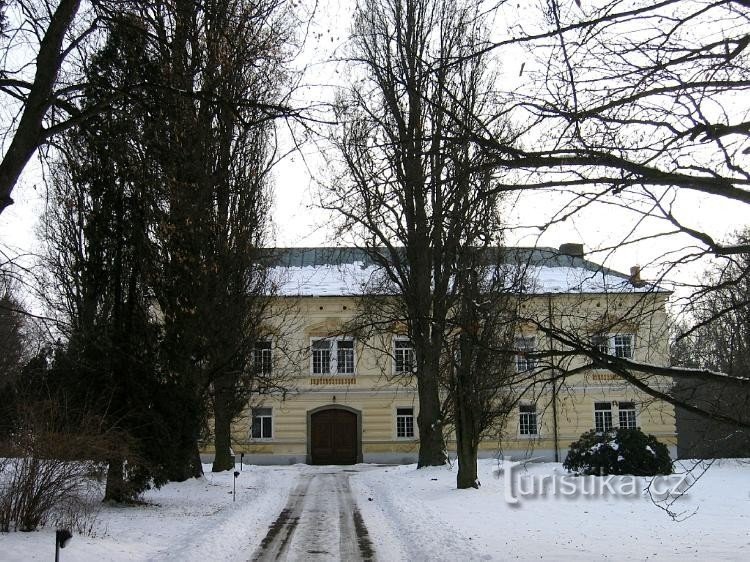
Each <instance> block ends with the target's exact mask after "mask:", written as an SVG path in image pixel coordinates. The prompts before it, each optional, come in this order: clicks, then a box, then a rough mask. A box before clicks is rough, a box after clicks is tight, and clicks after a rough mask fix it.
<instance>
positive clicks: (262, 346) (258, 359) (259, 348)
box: [253, 340, 273, 375]
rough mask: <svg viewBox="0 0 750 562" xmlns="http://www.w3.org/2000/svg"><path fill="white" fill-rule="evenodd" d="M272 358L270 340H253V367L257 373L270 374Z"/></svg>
mask: <svg viewBox="0 0 750 562" xmlns="http://www.w3.org/2000/svg"><path fill="white" fill-rule="evenodd" d="M272 358H273V356H272V355H271V341H270V340H266V341H258V342H255V348H254V349H253V368H254V369H255V372H256V373H257V374H264V375H270V374H271V368H272V367H271V365H272Z"/></svg>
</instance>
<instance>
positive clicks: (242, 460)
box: [240, 453, 245, 472]
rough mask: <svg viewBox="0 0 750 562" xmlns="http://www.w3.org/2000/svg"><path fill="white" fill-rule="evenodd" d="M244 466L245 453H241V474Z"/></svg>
mask: <svg viewBox="0 0 750 562" xmlns="http://www.w3.org/2000/svg"><path fill="white" fill-rule="evenodd" d="M243 464H245V453H240V472H242V465H243Z"/></svg>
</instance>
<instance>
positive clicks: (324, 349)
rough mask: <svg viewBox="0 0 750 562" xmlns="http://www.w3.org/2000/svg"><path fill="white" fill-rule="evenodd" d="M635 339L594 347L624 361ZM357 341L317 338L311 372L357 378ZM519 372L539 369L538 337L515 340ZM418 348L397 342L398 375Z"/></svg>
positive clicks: (264, 358)
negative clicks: (355, 342) (355, 351)
mask: <svg viewBox="0 0 750 562" xmlns="http://www.w3.org/2000/svg"><path fill="white" fill-rule="evenodd" d="M634 340H635V336H634V335H633V334H609V335H595V336H592V337H591V345H592V347H594V348H596V349H597V350H599V351H601V352H602V353H606V354H608V355H613V356H615V357H620V358H624V359H632V358H633V347H634ZM354 349H355V345H354V339H353V338H316V339H313V340H312V343H311V346H310V351H311V354H310V355H311V370H312V373H313V374H314V375H330V374H344V375H346V374H348V375H351V374H354V372H355V355H354ZM515 350H516V356H515V366H516V371H517V372H519V373H524V372H527V371H532V370H534V369H536V368H537V358H536V357H535V356H534V354H535V353H536V351H537V344H536V337H535V336H519V337H517V338H515ZM272 360H273V356H272V346H271V342H270V341H259V342H257V343H256V345H255V349H254V350H253V364H254V365H255V371H256V372H257V373H262V374H270V373H271V370H272V363H273V361H272ZM414 368H415V361H414V346H413V345H412V343H411V341H409V339H407V338H403V337H398V338H396V339H395V340H394V341H393V370H394V373H396V374H410V373H413V372H414Z"/></svg>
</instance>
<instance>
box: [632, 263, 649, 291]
mask: <svg viewBox="0 0 750 562" xmlns="http://www.w3.org/2000/svg"><path fill="white" fill-rule="evenodd" d="M630 284H631V285H633V287H643V286H645V285H646V282H645V281H644V280H643V279H641V266H640V265H634V266H633V267H631V268H630Z"/></svg>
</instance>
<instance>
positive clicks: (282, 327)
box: [206, 295, 675, 458]
mask: <svg viewBox="0 0 750 562" xmlns="http://www.w3.org/2000/svg"><path fill="white" fill-rule="evenodd" d="M665 298H666V296H665V295H648V296H640V295H639V296H638V297H633V296H630V295H624V296H612V295H554V296H552V298H551V301H550V300H548V298H547V297H546V296H538V297H533V298H529V299H528V300H526V301H525V302H524V303H523V304H522V309H521V313H522V314H523V315H526V316H527V317H531V318H534V319H536V320H537V321H538V322H549V317H550V311H551V313H552V321H553V323H554V324H555V325H556V326H562V327H564V328H566V329H570V330H571V331H572V332H576V333H580V334H585V337H586V338H587V337H588V334H590V333H594V332H596V331H598V330H599V329H600V327H601V326H604V325H608V324H611V323H612V322H613V320H616V319H617V318H620V317H622V316H627V317H629V318H633V319H634V320H633V321H629V322H627V323H624V324H622V323H620V324H616V325H615V326H614V327H613V328H612V329H611V330H609V331H611V332H613V333H614V332H617V331H619V332H629V333H635V335H636V340H635V357H634V359H635V360H636V361H647V362H653V363H658V364H663V365H666V364H668V357H669V355H668V351H669V350H668V334H667V330H666V325H667V324H666V313H665ZM277 308H278V310H279V313H278V314H277V315H275V316H274V317H273V318H274V319H273V322H272V325H271V326H269V328H270V331H271V332H273V333H274V334H275V336H274V339H275V340H276V341H277V345H279V346H283V352H281V350H280V349H278V350H275V353H274V361H275V364H274V370H275V372H277V373H284V374H285V375H286V376H287V378H288V380H287V383H288V386H289V388H290V390H289V392H288V393H287V394H286V396H284V397H281V396H273V397H265V398H263V399H260V398H258V399H255V400H254V402H253V404H251V405H248V408H247V409H246V412H245V415H243V416H242V417H240V419H239V420H237V422H236V423H235V425H234V434H233V437H234V442H235V446H234V449H235V451H236V452H245V453H257V454H261V453H262V454H265V453H268V454H275V455H301V456H304V455H305V454H306V452H307V413H308V412H309V411H310V410H313V409H315V408H318V407H320V406H326V405H332V404H339V405H345V406H347V407H350V408H354V409H356V410H359V411H361V412H362V449H363V452H364V453H365V455H366V454H367V453H377V452H398V453H401V452H404V453H411V452H413V453H415V452H416V450H417V442H416V441H415V440H397V439H396V437H395V433H396V423H395V412H396V407H402V406H411V407H414V409H415V412H414V413H415V416H416V415H417V413H418V403H417V398H416V391H415V386H414V381H403V380H402V379H398V380H396V379H395V378H394V377H393V373H392V362H391V359H390V357H389V356H388V355H387V354H385V353H384V352H383V351H381V350H380V348H382V346H383V343H382V341H385V342H386V344H389V343H390V341H391V338H390V336H386V337H384V338H382V341H378V342H373V343H371V345H372V346H373V347H375V348H378V349H373V348H372V347H368V346H366V345H364V342H361V341H357V342H356V347H355V354H356V357H355V361H356V368H355V371H356V372H355V375H354V376H349V375H331V376H330V377H321V376H319V375H312V374H311V370H310V353H309V346H310V338H312V337H316V336H317V337H320V336H330V335H332V334H343V333H344V332H345V325H346V323H347V322H348V321H349V320H351V319H352V318H353V317H354V316H355V315H356V314H357V302H356V299H354V298H350V297H304V298H283V299H279V304H278V305H277ZM521 331H522V332H523V333H525V334H535V332H534V329H533V327H532V326H531V324H529V325H526V326H524V327H522V329H521ZM278 342H281V343H278ZM537 342H538V343H537V345H538V347H539V348H540V349H544V348H547V347H548V345H549V342H548V340H546V338H544V337H541V336H538V340H537ZM580 361H581V359H572V360H565V361H563V362H561V365H560V366H561V367H563V368H575V367H576V366H579V365H580V364H581V363H580ZM321 379H323V380H321ZM654 380H655V379H653V378H652V379H651V381H650V382H651V384H653V383H654ZM334 382H335V383H337V384H331V383H334ZM656 382H657V383H658V384H661V385H663V387H664V388H668V387H669V385H670V384H671V382H670V381H669V380H667V379H659V380H656ZM341 383H343V384H341ZM334 397H335V399H334ZM605 400H606V401H634V402H636V404H637V408H638V424H639V426H640V427H641V428H642V429H643V430H644V431H646V432H647V433H652V434H654V435H656V436H657V437H659V439H660V440H662V441H664V442H665V443H667V444H670V445H672V444H674V443H675V426H674V413H673V408H672V407H671V406H670V405H668V404H664V403H661V402H655V401H653V400H652V399H651V398H649V397H647V396H645V395H642V394H640V393H638V392H636V391H635V389H634V388H633V387H632V386H629V385H627V384H624V383H622V382H621V381H619V380H618V379H616V378H615V377H614V376H613V375H612V374H611V373H608V372H606V371H591V370H589V371H586V372H584V373H581V374H578V375H575V376H571V377H570V378H569V379H567V380H566V383H565V387H564V389H563V390H562V391H561V392H560V393H559V395H558V402H557V404H558V439H559V449H560V451H561V454H562V456H563V458H564V454H565V452H566V451H567V448H568V446H569V444H570V442H571V441H572V440H575V439H577V438H578V437H579V436H580V434H581V433H583V432H584V431H587V430H589V429H592V428H593V425H594V422H593V419H594V402H597V401H605ZM536 402H537V408H538V411H539V412H540V424H541V435H540V436H539V437H538V438H533V439H529V438H525V437H520V436H519V435H518V427H517V424H518V417H517V415H514V416H511V418H510V421H509V423H508V425H507V427H506V428H505V429H504V430H503V431H502V439H501V440H499V439H498V438H491V439H488V440H486V441H485V442H484V443H483V444H482V449H483V450H485V451H495V452H499V450H500V447H502V451H503V452H506V451H525V450H529V451H531V450H532V449H536V450H539V449H546V450H549V449H552V448H553V446H554V444H553V441H552V437H553V428H552V417H553V416H552V408H551V406H550V402H551V395H550V394H549V393H548V392H547V393H545V394H542V395H540V396H537V397H536ZM259 405H262V406H263V407H271V408H272V409H273V426H274V428H273V432H274V435H273V439H271V440H269V441H262V440H261V441H253V440H252V439H250V437H249V430H250V412H251V406H259ZM614 418H615V425H616V424H617V419H616V413H615V416H614ZM415 431H417V428H416V421H415ZM206 451H210V445H209V446H208V447H207V449H206Z"/></svg>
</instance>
